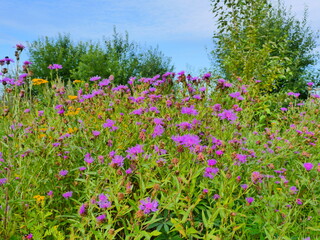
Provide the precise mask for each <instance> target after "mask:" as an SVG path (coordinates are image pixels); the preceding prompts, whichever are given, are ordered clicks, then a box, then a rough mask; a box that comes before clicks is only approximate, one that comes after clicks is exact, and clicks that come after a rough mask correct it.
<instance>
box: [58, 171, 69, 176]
mask: <svg viewBox="0 0 320 240" xmlns="http://www.w3.org/2000/svg"><path fill="white" fill-rule="evenodd" d="M59 174H60V176H65V175H67V174H68V170H61V171H60V172H59Z"/></svg>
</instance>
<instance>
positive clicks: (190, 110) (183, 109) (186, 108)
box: [181, 106, 198, 116]
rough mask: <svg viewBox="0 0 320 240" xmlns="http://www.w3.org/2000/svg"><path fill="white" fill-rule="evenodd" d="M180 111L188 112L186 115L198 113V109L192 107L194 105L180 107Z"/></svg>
mask: <svg viewBox="0 0 320 240" xmlns="http://www.w3.org/2000/svg"><path fill="white" fill-rule="evenodd" d="M181 113H182V114H188V115H194V116H195V115H198V111H197V110H196V109H194V106H191V107H189V108H188V107H183V108H182V109H181Z"/></svg>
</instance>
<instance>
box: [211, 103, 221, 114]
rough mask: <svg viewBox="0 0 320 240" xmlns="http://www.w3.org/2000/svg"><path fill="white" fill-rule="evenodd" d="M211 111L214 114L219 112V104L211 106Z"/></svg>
mask: <svg viewBox="0 0 320 240" xmlns="http://www.w3.org/2000/svg"><path fill="white" fill-rule="evenodd" d="M212 110H213V111H215V112H220V111H221V110H222V107H221V104H219V103H217V104H215V105H213V107H212Z"/></svg>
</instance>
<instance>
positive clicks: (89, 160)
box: [84, 153, 94, 164]
mask: <svg viewBox="0 0 320 240" xmlns="http://www.w3.org/2000/svg"><path fill="white" fill-rule="evenodd" d="M84 161H85V162H87V163H89V164H90V163H92V162H93V161H94V159H93V157H91V154H90V153H87V154H86V155H84Z"/></svg>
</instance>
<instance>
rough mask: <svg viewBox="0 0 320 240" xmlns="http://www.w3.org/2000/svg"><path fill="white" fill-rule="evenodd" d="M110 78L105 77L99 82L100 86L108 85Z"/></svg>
mask: <svg viewBox="0 0 320 240" xmlns="http://www.w3.org/2000/svg"><path fill="white" fill-rule="evenodd" d="M110 82H111V81H110V80H109V79H103V80H102V81H101V82H99V86H100V87H103V86H108V85H109V84H110Z"/></svg>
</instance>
